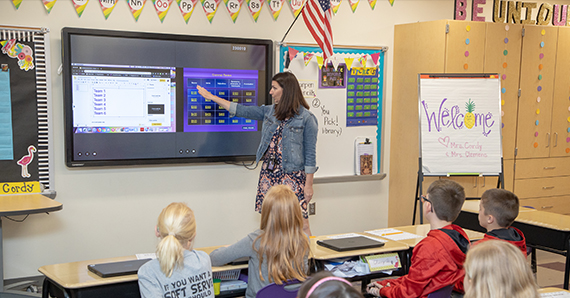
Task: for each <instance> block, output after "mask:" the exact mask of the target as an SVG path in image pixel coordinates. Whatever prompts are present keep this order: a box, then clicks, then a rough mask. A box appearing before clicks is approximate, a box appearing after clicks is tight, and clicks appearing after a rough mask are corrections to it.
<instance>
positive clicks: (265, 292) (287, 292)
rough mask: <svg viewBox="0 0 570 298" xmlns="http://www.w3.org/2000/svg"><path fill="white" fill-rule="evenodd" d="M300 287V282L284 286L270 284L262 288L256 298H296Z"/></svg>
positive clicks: (294, 281) (291, 282)
mask: <svg viewBox="0 0 570 298" xmlns="http://www.w3.org/2000/svg"><path fill="white" fill-rule="evenodd" d="M300 287H301V282H300V281H298V280H291V281H287V282H286V283H283V284H282V285H278V284H275V283H270V284H268V285H266V286H265V287H263V288H261V290H259V291H258V292H257V295H255V298H296V297H297V292H298V291H299V288H300Z"/></svg>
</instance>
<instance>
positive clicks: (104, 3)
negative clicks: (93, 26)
mask: <svg viewBox="0 0 570 298" xmlns="http://www.w3.org/2000/svg"><path fill="white" fill-rule="evenodd" d="M117 1H118V0H99V3H100V4H101V9H102V10H103V15H104V16H105V20H106V19H108V18H109V16H110V15H111V12H113V9H114V8H115V5H117Z"/></svg>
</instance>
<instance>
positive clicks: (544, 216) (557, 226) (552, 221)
mask: <svg viewBox="0 0 570 298" xmlns="http://www.w3.org/2000/svg"><path fill="white" fill-rule="evenodd" d="M515 221H516V222H520V223H525V224H529V225H534V226H539V227H543V228H549V229H553V230H558V231H570V216H568V215H563V214H558V213H552V212H546V211H534V212H524V213H519V216H518V217H517V219H516V220H515Z"/></svg>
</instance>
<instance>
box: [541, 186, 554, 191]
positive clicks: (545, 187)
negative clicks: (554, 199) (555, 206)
mask: <svg viewBox="0 0 570 298" xmlns="http://www.w3.org/2000/svg"><path fill="white" fill-rule="evenodd" d="M542 189H544V190H547V189H554V186H543V187H542Z"/></svg>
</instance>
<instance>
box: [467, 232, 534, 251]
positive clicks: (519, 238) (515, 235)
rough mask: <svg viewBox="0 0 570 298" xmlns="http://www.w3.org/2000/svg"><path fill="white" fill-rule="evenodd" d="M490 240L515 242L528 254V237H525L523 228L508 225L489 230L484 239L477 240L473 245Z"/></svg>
mask: <svg viewBox="0 0 570 298" xmlns="http://www.w3.org/2000/svg"><path fill="white" fill-rule="evenodd" d="M488 240H503V241H507V242H509V243H510V244H513V245H514V246H516V247H518V248H519V249H520V250H521V251H522V252H523V254H524V256H525V257H526V256H527V251H526V239H525V238H524V234H523V232H521V230H519V229H517V228H515V227H508V228H506V229H496V230H492V231H490V232H487V233H485V237H483V239H481V240H479V241H477V242H475V243H474V244H473V245H475V244H479V243H481V242H485V241H488Z"/></svg>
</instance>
